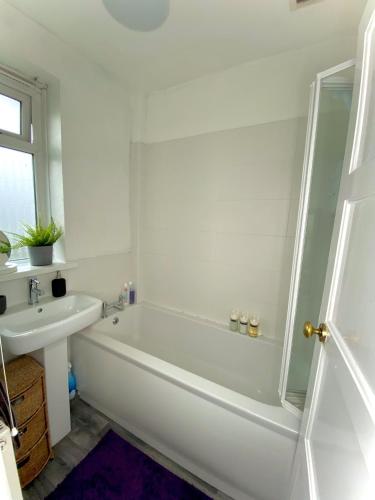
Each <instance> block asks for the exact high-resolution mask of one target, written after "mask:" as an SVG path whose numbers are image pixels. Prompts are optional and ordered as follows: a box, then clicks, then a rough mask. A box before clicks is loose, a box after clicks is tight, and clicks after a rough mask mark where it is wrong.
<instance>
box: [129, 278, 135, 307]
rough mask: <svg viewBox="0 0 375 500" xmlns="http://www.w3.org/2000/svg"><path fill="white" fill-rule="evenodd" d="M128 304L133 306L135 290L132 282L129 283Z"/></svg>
mask: <svg viewBox="0 0 375 500" xmlns="http://www.w3.org/2000/svg"><path fill="white" fill-rule="evenodd" d="M129 304H135V288H134V285H133V282H132V281H129Z"/></svg>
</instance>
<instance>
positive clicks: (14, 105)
mask: <svg viewBox="0 0 375 500" xmlns="http://www.w3.org/2000/svg"><path fill="white" fill-rule="evenodd" d="M0 129H2V130H6V131H7V132H13V133H14V134H20V133H21V103H20V102H19V101H17V100H16V99H11V98H10V97H7V96H6V95H3V94H0Z"/></svg>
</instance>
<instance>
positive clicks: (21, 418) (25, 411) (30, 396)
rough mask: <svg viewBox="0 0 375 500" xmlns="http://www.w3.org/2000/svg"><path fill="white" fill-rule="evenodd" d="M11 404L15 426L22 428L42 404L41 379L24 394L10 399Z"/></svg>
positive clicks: (42, 389) (42, 390)
mask: <svg viewBox="0 0 375 500" xmlns="http://www.w3.org/2000/svg"><path fill="white" fill-rule="evenodd" d="M11 403H12V408H13V413H14V415H15V417H16V421H17V425H18V426H22V425H23V424H24V423H25V422H26V421H27V420H29V418H31V417H32V416H33V415H34V414H35V413H36V412H37V411H38V410H39V408H40V407H41V406H42V405H43V403H44V388H43V378H42V377H40V378H39V380H37V381H36V382H35V384H34V385H32V386H31V387H30V388H29V389H27V390H26V391H25V392H24V393H22V394H20V395H19V396H17V397H16V398H14V399H12V401H11Z"/></svg>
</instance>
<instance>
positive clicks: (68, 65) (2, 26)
mask: <svg viewBox="0 0 375 500" xmlns="http://www.w3.org/2000/svg"><path fill="white" fill-rule="evenodd" d="M1 63H3V64H6V65H8V66H11V67H13V68H15V69H18V70H20V71H23V72H25V73H27V74H30V75H32V76H38V77H39V78H40V79H42V80H44V81H47V83H48V84H49V93H50V102H49V104H50V109H49V113H50V115H49V124H50V129H49V132H50V137H49V141H50V144H51V151H50V153H51V155H50V159H51V174H52V175H51V181H52V192H53V200H52V207H53V211H54V213H57V218H58V219H60V220H61V218H62V217H63V216H64V218H65V256H66V258H67V260H78V262H79V269H78V270H72V271H70V272H69V273H68V277H69V286H70V288H78V289H83V290H86V291H88V292H91V293H93V294H96V295H99V296H100V295H105V297H106V298H109V297H111V298H113V297H116V296H117V294H118V292H119V289H120V286H121V284H122V283H123V282H124V281H126V280H128V279H131V278H133V279H134V274H133V271H134V269H135V266H134V263H133V257H132V253H131V241H130V215H129V209H130V202H129V182H130V180H129V170H130V169H129V136H130V109H129V98H128V95H127V92H126V91H125V89H124V86H123V84H122V83H120V82H117V81H116V80H115V79H114V78H113V77H112V76H111V75H109V74H107V73H106V72H105V71H104V70H103V69H102V68H100V67H98V66H96V65H95V64H92V63H91V62H90V61H88V60H87V59H85V58H84V57H82V56H81V55H80V54H79V53H77V51H76V50H74V49H71V48H70V47H69V46H68V45H66V44H65V43H63V42H61V41H60V40H59V39H58V38H56V37H55V36H53V35H51V34H50V33H49V32H48V31H47V30H45V29H44V28H42V27H41V26H40V25H38V24H37V23H35V22H33V21H31V20H30V19H28V18H27V17H25V16H24V15H23V14H21V13H19V12H18V11H17V10H16V9H14V8H13V7H11V6H9V5H8V4H7V3H6V2H5V1H2V0H0V64H1ZM60 131H61V139H60V137H59V132H60ZM60 141H61V145H60ZM61 151H62V155H61ZM61 184H63V186H61ZM62 187H63V189H62ZM62 193H63V198H62ZM0 225H1V221H0ZM50 278H51V276H48V277H47V278H45V277H43V282H46V280H47V282H46V288H47V289H49V283H48V282H49V280H50ZM24 282H26V280H22V283H15V282H13V283H12V284H10V283H8V284H4V283H1V284H0V293H5V294H6V295H9V299H10V300H9V302H10V304H12V303H15V302H22V301H24V300H25V299H26V295H25V293H26V292H25V290H26V289H25V283H24ZM47 285H48V286H47Z"/></svg>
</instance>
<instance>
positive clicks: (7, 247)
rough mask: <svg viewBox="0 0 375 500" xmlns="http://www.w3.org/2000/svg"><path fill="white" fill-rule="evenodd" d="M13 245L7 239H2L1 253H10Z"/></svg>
mask: <svg viewBox="0 0 375 500" xmlns="http://www.w3.org/2000/svg"><path fill="white" fill-rule="evenodd" d="M11 248H12V247H11V245H10V243H8V242H7V241H1V240H0V253H6V254H8V253H10V251H11Z"/></svg>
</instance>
